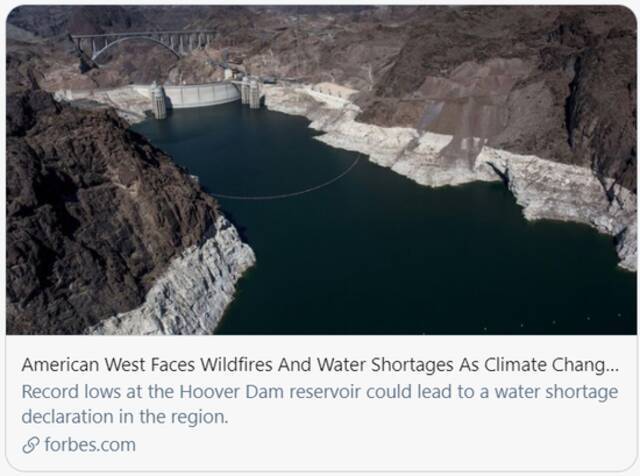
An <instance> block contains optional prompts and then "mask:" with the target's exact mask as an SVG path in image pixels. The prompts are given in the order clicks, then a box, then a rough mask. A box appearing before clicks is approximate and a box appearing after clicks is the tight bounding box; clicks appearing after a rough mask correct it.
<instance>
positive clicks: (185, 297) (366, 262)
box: [7, 7, 637, 334]
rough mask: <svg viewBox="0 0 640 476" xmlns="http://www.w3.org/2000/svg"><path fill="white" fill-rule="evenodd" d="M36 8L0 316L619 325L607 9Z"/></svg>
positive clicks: (630, 300) (424, 328)
mask: <svg viewBox="0 0 640 476" xmlns="http://www.w3.org/2000/svg"><path fill="white" fill-rule="evenodd" d="M37 8H38V7H21V8H20V9H17V10H16V11H14V13H13V14H12V15H10V17H9V25H11V26H12V27H11V29H10V31H9V33H8V35H9V40H10V41H9V47H8V88H7V97H8V119H7V120H8V146H7V147H8V157H9V158H10V159H11V160H9V162H8V180H9V182H8V183H9V186H8V216H9V218H8V220H9V226H8V238H9V239H8V243H11V246H10V247H9V249H8V272H9V274H8V313H7V314H8V321H7V322H8V330H9V332H11V333H36V334H37V333H62V334H66V333H89V334H211V333H219V334H635V333H636V332H637V329H636V273H635V271H636V269H637V246H636V241H637V231H636V227H637V195H636V179H635V170H636V157H635V147H634V144H635V134H636V130H635V121H634V119H633V118H634V116H633V114H635V112H633V113H632V111H635V102H636V96H635V86H632V85H635V56H633V55H631V56H629V57H627V56H625V55H626V54H627V53H628V52H635V43H631V42H632V39H633V35H634V34H635V33H634V32H635V30H634V28H635V27H634V26H633V22H632V21H631V22H630V19H629V13H628V12H627V11H626V10H624V9H618V8H617V7H602V8H601V9H600V10H597V9H596V10H597V11H596V10H591V9H587V8H583V9H581V8H579V7H575V8H569V7H566V8H563V7H545V8H542V7H540V8H534V7H531V8H527V7H495V8H493V7H491V8H486V9H481V8H480V7H477V8H474V7H469V8H462V9H458V10H453V9H446V8H438V7H424V8H422V7H398V8H387V7H384V8H382V7H381V8H378V7H371V8H365V9H358V8H355V9H349V8H346V9H340V8H337V9H336V10H333V9H331V8H329V9H328V10H323V9H322V8H319V9H318V10H317V11H312V12H310V13H300V12H299V11H297V10H295V9H293V10H288V9H287V8H286V7H282V8H281V9H279V8H277V7H274V8H267V7H265V8H262V7H255V8H244V7H236V8H226V7H217V8H216V7H211V8H205V9H204V10H199V9H198V7H193V9H191V8H188V7H185V8H184V9H183V8H181V7H175V9H174V10H172V12H173V14H174V15H175V19H174V20H173V23H172V24H171V25H165V24H164V23H162V21H161V20H162V19H164V18H166V14H167V12H165V11H164V10H163V11H162V12H161V11H160V10H158V9H154V8H155V7H148V8H146V7H138V8H141V9H142V10H140V11H137V10H135V8H134V7H131V8H134V10H128V9H127V8H125V7H113V8H111V7H108V8H107V9H106V10H101V12H103V13H104V12H105V11H106V12H108V13H109V15H111V21H110V22H102V20H101V17H100V15H97V16H96V15H95V13H96V12H97V11H96V10H92V9H91V8H89V7H78V8H76V9H74V7H64V8H66V10H65V9H63V10H54V11H51V12H50V13H51V18H55V19H57V22H53V20H52V23H51V24H50V25H48V26H47V27H45V26H43V25H42V24H39V23H34V22H31V21H30V18H31V16H32V15H33V10H30V9H37ZM41 8H49V7H41ZM87 8H88V9H87ZM203 12H205V13H203ZM87 18H90V19H91V21H90V22H89V24H88V25H89V26H87V23H86V19H87ZM123 18H124V20H122V19H123ZM136 18H141V20H140V21H137V20H136ZM525 19H529V20H527V21H530V22H531V23H530V26H529V27H527V28H524V29H515V28H514V27H513V25H515V24H522V22H523V21H525ZM531 19H535V21H533V20H531ZM80 20H82V22H81V23H78V22H80ZM143 20H144V21H143ZM119 21H123V23H122V25H121V26H120V29H119V30H118V29H117V28H116V29H114V26H113V25H114V24H115V25H116V26H117V25H118V22H119ZM154 22H155V23H154ZM447 22H450V23H451V22H453V23H454V24H455V25H458V26H459V27H464V28H466V30H467V31H468V32H469V35H470V36H471V37H473V38H474V40H473V42H472V43H473V45H474V46H471V45H470V44H468V43H469V41H470V40H469V38H467V37H465V36H463V35H459V34H458V33H455V32H452V31H451V29H445V27H444V25H445V24H446V23H447ZM79 25H82V28H80V27H79ZM154 25H157V27H155V26H154ZM213 25H215V28H213ZM301 25H302V27H301ZM345 25H346V26H345ZM425 25H428V26H429V28H428V29H425V28H424V27H425ZM178 27H179V28H178ZM502 28H506V29H507V31H508V32H509V34H510V35H512V36H513V38H515V39H517V40H518V41H515V40H514V42H513V44H512V45H505V44H497V43H496V42H495V41H494V39H493V37H492V36H491V32H492V31H498V30H500V31H502V30H501V29H502ZM74 29H75V30H76V31H74ZM126 29H129V30H128V31H122V30H126ZM80 30H82V31H81V32H79V31H80ZM89 30H90V31H89ZM427 30H428V33H424V31H427ZM458 30H460V28H458ZM424 35H426V36H424ZM633 41H635V40H633ZM631 44H633V45H634V46H633V47H632V48H631V49H629V48H630V47H629V45H631ZM476 45H477V49H475V48H476ZM416 48H423V49H424V52H423V49H416ZM438 48H440V49H438ZM445 50H446V51H448V54H445V55H444V56H443V54H441V53H438V51H445ZM151 52H153V54H151ZM428 53H429V54H430V56H429V54H428ZM423 54H427V56H428V58H423V57H422V56H421V55H423ZM344 55H347V56H346V57H345V56H344ZM632 56H633V59H632ZM607 65H609V66H611V65H613V66H612V67H607ZM603 78H604V79H606V81H607V83H608V84H609V85H610V87H609V89H608V90H607V91H600V90H598V88H599V87H600V86H598V85H600V84H602V81H603ZM600 93H601V94H600ZM612 101H614V102H615V104H617V105H618V107H617V108H616V110H615V111H613V110H611V108H610V107H609V106H608V105H609V104H611V103H612ZM71 130H73V131H74V133H73V134H71V133H70V131H71ZM34 164H37V165H34ZM51 190H60V194H59V195H56V194H55V193H52V192H51ZM89 308H90V311H89V312H87V309H89Z"/></svg>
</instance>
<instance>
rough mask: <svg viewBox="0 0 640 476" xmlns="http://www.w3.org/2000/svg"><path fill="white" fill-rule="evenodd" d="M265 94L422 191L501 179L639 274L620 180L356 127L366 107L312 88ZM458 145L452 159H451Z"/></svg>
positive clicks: (403, 132)
mask: <svg viewBox="0 0 640 476" xmlns="http://www.w3.org/2000/svg"><path fill="white" fill-rule="evenodd" d="M263 91H264V94H265V105H266V106H267V107H268V108H269V109H271V110H274V111H279V112H284V113H287V114H295V115H302V116H305V117H307V118H308V119H309V120H310V121H311V123H310V125H309V127H311V128H312V129H316V130H319V131H322V132H324V134H322V135H319V136H316V137H315V138H316V139H317V140H320V141H322V142H324V143H326V144H328V145H331V146H333V147H338V148H342V149H346V150H352V151H355V152H360V153H363V154H366V155H367V156H368V157H369V159H370V160H371V161H372V162H374V163H376V164H379V165H381V166H383V167H388V168H390V169H391V170H393V171H394V172H397V173H399V174H401V175H404V176H406V177H408V178H410V179H412V180H414V181H416V182H417V183H419V184H421V185H425V186H430V187H441V186H446V185H460V184H464V183H468V182H472V181H498V180H502V181H504V182H505V183H506V185H507V186H508V188H509V190H510V191H511V192H512V193H513V194H514V196H515V198H516V201H517V202H518V204H519V205H521V206H522V207H523V213H524V216H525V217H526V218H527V219H528V220H536V219H553V220H565V221H574V222H579V223H585V224H588V225H590V226H593V227H594V228H596V229H597V230H598V231H600V232H602V233H606V234H609V235H611V236H613V237H615V241H616V250H617V252H618V255H619V258H620V266H621V267H623V268H625V269H628V270H632V271H635V270H636V266H637V257H636V253H637V251H636V236H637V204H636V195H635V194H634V193H632V192H631V191H629V190H628V189H626V188H624V187H622V186H621V185H619V184H616V183H615V182H614V180H613V179H605V181H604V183H603V181H602V178H601V177H599V176H598V175H597V174H595V173H594V172H593V170H592V169H590V168H587V167H583V166H578V165H571V164H563V163H559V162H557V161H552V160H548V159H546V158H542V157H538V156H536V155H532V154H529V155H524V154H517V153H513V152H508V151H505V150H501V149H498V148H495V147H490V146H487V145H486V140H485V139H483V138H481V137H473V136H471V137H463V138H461V139H458V138H456V137H455V136H453V135H447V134H441V133H434V132H428V131H423V132H420V131H418V130H416V129H414V128H406V127H383V126H376V125H372V124H365V123H362V122H359V121H358V120H357V118H358V117H359V115H360V114H361V109H360V107H358V106H357V105H355V104H354V103H353V102H351V101H350V100H348V99H347V100H345V99H343V98H341V97H338V96H334V95H330V94H323V93H320V92H318V91H317V88H314V87H313V86H311V85H308V86H293V85H290V86H265V87H264V88H263ZM452 145H453V146H455V151H456V153H455V155H453V156H451V155H450V154H448V151H449V149H450V148H451V147H452ZM611 192H613V196H611V195H610V193H611ZM612 197H613V198H612Z"/></svg>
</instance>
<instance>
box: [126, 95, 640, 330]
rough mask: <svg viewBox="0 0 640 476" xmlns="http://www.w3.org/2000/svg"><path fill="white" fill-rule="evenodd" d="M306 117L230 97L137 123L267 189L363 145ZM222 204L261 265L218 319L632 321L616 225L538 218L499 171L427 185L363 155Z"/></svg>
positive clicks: (195, 157)
mask: <svg viewBox="0 0 640 476" xmlns="http://www.w3.org/2000/svg"><path fill="white" fill-rule="evenodd" d="M307 124H308V121H307V120H306V119H304V118H300V117H293V116H287V115H284V114H280V113H275V112H269V111H267V110H259V111H250V110H249V109H246V108H243V107H241V106H240V105H239V104H237V103H235V104H229V105H225V106H218V107H212V108H203V109H191V110H181V111H175V112H173V113H172V114H171V115H170V116H169V118H168V119H166V120H164V121H155V120H148V121H145V122H144V123H142V124H139V125H136V126H135V127H134V129H135V130H137V131H138V132H140V133H142V134H143V135H145V136H146V137H147V138H148V139H149V140H150V141H151V142H152V143H153V144H155V145H156V146H158V147H160V148H161V149H163V150H165V151H166V152H168V153H169V154H171V155H172V156H173V158H174V159H175V161H176V162H177V163H178V164H180V165H182V166H184V167H186V168H187V169H188V170H189V171H190V173H192V174H194V175H197V176H198V177H199V179H200V182H201V183H202V185H203V186H204V187H205V188H206V189H207V190H208V191H209V192H211V193H213V194H216V193H222V194H230V195H270V194H282V193H288V192H294V191H297V190H301V189H304V188H307V187H313V186H314V185H317V184H319V183H322V182H325V181H327V180H329V179H331V178H332V177H335V176H336V175H338V174H340V173H341V172H342V171H344V170H346V169H347V168H348V167H349V166H350V165H351V164H353V162H354V160H355V159H357V158H358V155H357V154H354V153H351V152H346V151H342V150H338V149H333V148H331V147H329V146H326V145H324V144H322V143H320V142H319V141H316V140H314V139H313V138H312V137H313V135H314V132H313V131H311V130H309V129H308V128H307ZM220 204H221V207H222V209H223V211H224V212H225V213H226V214H227V215H228V216H229V217H230V219H231V220H232V221H233V223H235V225H236V226H237V227H238V229H239V230H240V232H241V234H242V236H243V238H244V239H245V240H246V241H248V242H249V244H250V245H251V246H252V248H253V249H254V250H255V252H256V255H257V265H256V266H255V268H253V269H252V270H250V271H249V272H248V273H247V275H246V276H245V277H244V278H243V279H242V280H241V281H240V283H239V290H238V294H237V296H236V299H235V301H234V303H233V304H232V305H231V306H230V308H229V310H228V311H227V314H226V315H225V317H224V319H223V321H222V323H221V325H220V327H219V328H218V330H217V332H219V333H224V334H423V333H424V334H479V333H480V334H482V333H487V334H634V333H636V325H635V322H636V275H635V274H633V273H628V272H625V271H621V270H620V269H619V268H617V267H616V262H617V261H616V254H615V251H614V247H613V244H612V240H611V238H610V237H607V236H604V235H601V234H598V233H597V232H595V231H594V230H592V229H590V228H589V227H587V226H582V225H577V224H571V223H559V222H552V221H542V222H534V223H529V222H527V221H525V220H524V218H523V216H522V213H521V209H520V208H519V207H518V206H517V205H516V203H515V200H514V198H513V197H512V195H511V194H510V193H509V192H508V191H507V190H506V189H505V187H504V186H503V185H501V184H500V183H495V184H484V183H477V184H469V185H465V186H461V187H445V188H441V189H430V188H426V187H422V186H419V185H417V184H415V183H414V182H412V181H411V180H409V179H406V178H404V177H402V176H400V175H398V174H396V173H394V172H391V171H390V170H388V169H384V168H382V167H378V166H376V165H374V164H372V163H370V162H368V161H367V160H366V159H365V158H364V157H363V158H362V160H360V161H359V162H358V163H357V165H356V166H355V167H354V168H353V169H352V170H351V171H350V172H349V173H348V174H347V175H346V176H344V177H343V178H341V179H340V180H338V181H337V182H335V183H332V184H331V185H329V186H327V187H325V188H322V189H321V190H317V191H314V192H312V193H309V194H306V195H301V196H297V197H294V198H289V199H283V200H272V201H237V200H228V199H220Z"/></svg>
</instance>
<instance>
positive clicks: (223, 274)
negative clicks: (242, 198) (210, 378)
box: [87, 216, 255, 335]
mask: <svg viewBox="0 0 640 476" xmlns="http://www.w3.org/2000/svg"><path fill="white" fill-rule="evenodd" d="M254 263H255V256H254V254H253V251H252V250H251V248H250V247H249V246H248V245H246V244H244V243H242V241H241V240H240V237H239V236H238V232H237V230H236V229H235V228H234V227H233V226H232V225H231V224H230V223H229V222H228V221H227V220H226V219H225V218H224V217H223V216H219V217H218V220H217V222H216V226H215V233H214V235H213V236H212V237H211V238H208V239H206V241H205V242H204V243H202V244H201V245H198V246H193V247H191V248H188V249H186V250H184V251H183V252H182V253H180V255H179V256H177V257H176V258H175V259H174V260H173V261H172V262H171V264H170V265H169V268H168V269H167V270H166V271H165V273H164V274H163V275H162V276H161V277H160V278H159V279H158V280H156V282H155V283H154V285H153V287H152V288H151V289H150V290H149V292H148V293H147V296H146V298H145V301H144V303H143V304H142V305H141V306H140V307H138V308H136V309H134V310H132V311H128V312H124V313H120V314H118V315H116V316H113V317H110V318H108V319H105V320H102V321H100V323H99V324H97V325H95V326H93V327H91V328H89V329H88V330H87V333H90V334H127V335H131V334H135V335H153V334H162V335H167V334H171V335H175V334H187V335H195V334H211V333H212V332H213V330H214V328H215V327H216V325H217V324H218V322H219V321H220V319H221V317H222V315H223V313H224V310H225V308H226V307H227V305H228V304H229V303H230V302H231V300H232V299H233V296H234V294H235V284H236V281H238V279H240V277H241V276H242V275H243V273H244V272H245V271H246V270H247V269H248V268H250V267H251V266H252V265H253V264H254Z"/></svg>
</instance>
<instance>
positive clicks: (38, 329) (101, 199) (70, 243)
mask: <svg viewBox="0 0 640 476" xmlns="http://www.w3.org/2000/svg"><path fill="white" fill-rule="evenodd" d="M230 229H232V230H233V227H232V225H230V224H229V223H227V222H226V221H224V219H223V218H222V217H221V215H220V213H219V212H218V210H217V206H216V202H215V200H214V199H213V198H212V197H211V196H209V195H208V194H206V193H205V192H203V191H202V190H201V188H200V187H199V186H198V185H197V183H195V182H194V181H193V179H192V178H191V177H190V176H189V175H188V174H187V173H186V172H185V171H184V170H182V169H180V168H179V167H177V166H176V165H175V164H174V163H173V162H172V161H171V160H170V158H169V157H167V156H166V155H165V154H163V153H162V152H161V151H159V150H157V149H155V148H154V147H152V146H151V145H150V144H149V143H148V142H146V140H145V139H144V138H143V137H141V136H139V135H137V134H135V133H133V132H131V131H129V130H128V129H127V124H126V123H124V122H123V121H122V120H121V119H120V118H119V117H118V116H117V115H116V114H115V113H114V112H113V111H111V110H104V111H97V112H95V111H83V110H78V109H76V108H73V107H70V106H68V105H64V104H59V103H56V102H55V101H54V100H53V98H52V97H51V96H50V95H49V94H48V93H46V92H44V91H41V90H39V89H37V88H36V89H28V90H22V91H21V90H17V91H14V92H12V93H10V94H9V95H8V97H7V332H9V333H27V334H75V333H82V332H87V331H88V330H89V329H91V328H96V327H97V326H100V324H101V323H102V322H103V321H104V320H105V319H108V318H110V317H111V316H115V315H118V314H121V313H125V312H127V311H130V310H132V309H135V308H138V307H139V306H140V305H142V304H143V303H144V302H145V298H146V297H147V295H148V293H149V291H150V290H151V289H152V288H153V286H154V284H155V283H157V282H159V281H160V280H162V279H164V276H165V275H166V273H167V270H168V269H169V268H171V266H173V265H172V263H173V262H174V261H175V260H176V259H180V256H182V255H183V253H185V252H188V253H191V254H192V255H193V254H194V253H195V254H196V255H198V253H207V256H208V259H199V260H198V261H199V262H200V263H201V264H200V269H201V273H203V274H207V273H208V275H210V276H211V278H210V281H211V283H209V284H211V289H209V291H208V292H202V291H201V290H199V289H198V285H197V283H193V282H184V281H183V282H182V283H181V284H182V285H183V288H180V292H183V293H191V296H192V297H193V301H189V302H184V303H183V304H184V305H185V306H186V307H187V308H189V309H198V310H199V311H203V312H204V310H206V309H208V314H207V315H210V316H213V317H211V318H210V319H209V320H208V321H207V322H204V323H202V325H201V326H200V328H199V329H200V331H202V332H204V331H208V332H211V331H212V330H213V326H214V325H215V322H216V321H217V319H219V317H220V315H221V313H222V311H223V310H224V307H225V306H226V304H227V303H228V302H229V300H230V299H231V296H233V292H234V284H235V281H236V280H237V279H238V278H239V276H240V275H241V274H242V272H243V271H244V270H245V269H246V268H247V267H249V266H250V265H251V264H252V263H253V260H254V258H253V252H252V251H251V249H250V248H249V247H248V246H247V245H245V244H243V243H242V242H241V241H240V239H239V237H238V236H237V233H234V232H230V231H229V230H230ZM221 243H223V244H224V246H221ZM186 250H188V251H186ZM199 250H201V251H199ZM236 261H237V263H238V264H237V265H236ZM218 266H219V267H220V269H218ZM230 268H233V269H234V270H235V271H234V272H230V271H229V269H230ZM220 273H222V275H220ZM206 284H207V283H201V284H200V286H205V285H206ZM178 288H179V285H178ZM175 289H177V288H176V287H175V286H174V290H175ZM176 292H178V291H176ZM154 317H155V314H154ZM214 317H215V318H214ZM207 326H211V327H207ZM190 330H191V328H189V329H184V328H181V327H180V326H177V325H176V326H173V327H172V328H171V329H168V328H167V329H165V331H166V332H181V331H185V332H186V331H190Z"/></svg>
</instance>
